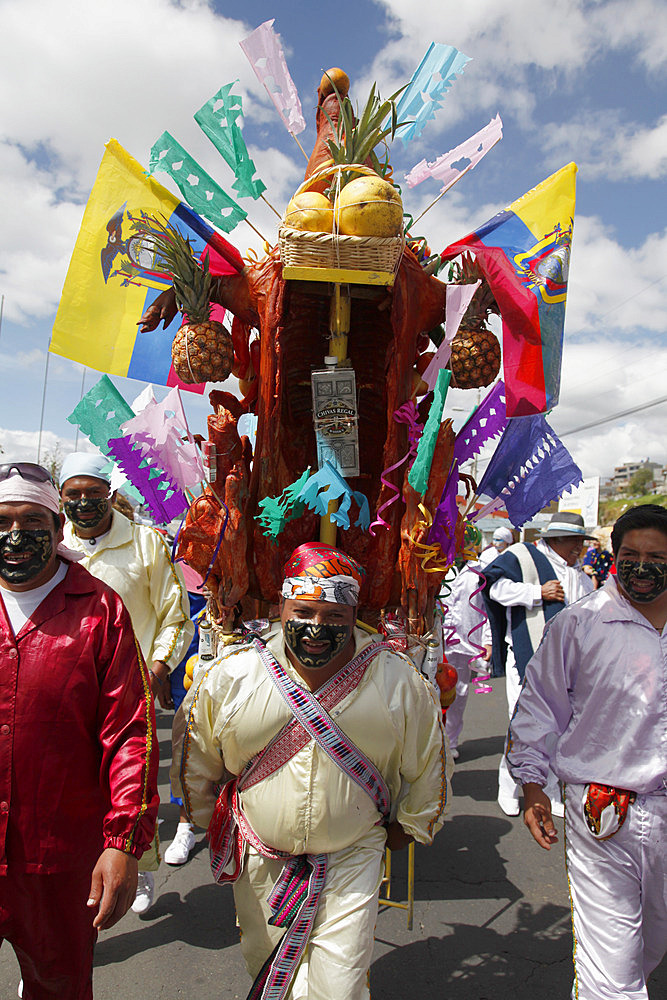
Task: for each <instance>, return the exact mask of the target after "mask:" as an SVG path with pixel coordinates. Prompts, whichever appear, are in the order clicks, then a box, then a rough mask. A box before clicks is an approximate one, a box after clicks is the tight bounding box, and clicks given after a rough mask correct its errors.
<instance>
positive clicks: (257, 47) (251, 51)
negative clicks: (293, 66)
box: [239, 18, 306, 135]
mask: <svg viewBox="0 0 667 1000" xmlns="http://www.w3.org/2000/svg"><path fill="white" fill-rule="evenodd" d="M274 23H275V18H272V19H271V20H270V21H264V23H263V24H260V26H259V27H258V28H255V30H254V31H253V32H252V34H250V35H248V37H247V38H244V39H243V41H242V42H240V43H239V44H240V46H241V48H242V49H243V51H244V53H245V55H246V57H247V59H248V61H249V62H250V65H251V66H252V68H253V70H254V71H255V76H256V77H257V79H258V80H259V82H260V83H261V84H262V86H263V87H264V89H265V90H266V92H267V94H268V95H269V97H270V98H271V100H272V101H273V103H274V105H275V108H276V111H277V112H278V114H279V115H280V117H281V118H282V120H283V122H284V123H285V128H286V129H287V131H288V132H291V133H292V135H298V133H299V132H303V130H304V129H305V127H306V122H305V120H304V117H303V113H302V111H301V101H300V100H299V95H298V93H297V89H296V87H295V85H294V81H293V80H292V77H291V76H290V73H289V70H288V68H287V63H286V62H285V56H284V54H283V50H282V46H281V44H280V36H279V35H277V34H276V32H275V31H274V30H273V25H274Z"/></svg>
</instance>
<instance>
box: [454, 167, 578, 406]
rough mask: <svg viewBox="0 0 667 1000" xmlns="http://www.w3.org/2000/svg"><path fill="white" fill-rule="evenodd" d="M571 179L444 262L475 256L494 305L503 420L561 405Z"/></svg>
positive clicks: (565, 176)
mask: <svg viewBox="0 0 667 1000" xmlns="http://www.w3.org/2000/svg"><path fill="white" fill-rule="evenodd" d="M576 173H577V167H576V164H574V163H570V164H568V165H567V166H566V167H563V168H562V169H561V170H559V171H558V172H557V173H555V174H552V175H551V177H548V178H547V179H546V180H545V181H542V183H541V184H538V186H537V187H536V188H533V189H532V191H529V192H528V193H527V194H525V195H524V196H523V197H522V198H519V200H518V201H515V202H512V204H511V205H510V206H509V208H507V209H506V210H505V211H504V212H499V213H498V215H496V216H494V218H493V219H491V220H490V221H489V222H487V223H485V225H483V226H482V227H481V228H480V229H477V230H476V231H475V232H474V233H470V235H469V236H466V237H464V238H463V239H461V240H457V242H456V243H452V244H451V246H449V247H447V249H446V250H444V251H443V252H442V255H441V256H442V259H443V260H451V259H452V258H453V257H456V256H458V254H460V253H463V252H464V251H466V250H470V251H472V252H473V253H474V254H475V257H476V260H477V263H478V264H479V267H480V270H481V271H482V273H483V274H484V277H485V278H486V280H487V281H488V283H489V286H490V287H491V290H492V292H493V294H494V296H495V298H496V302H497V303H498V307H499V309H500V314H501V316H502V320H503V372H504V380H505V388H506V402H507V416H508V417H521V416H527V415H529V414H533V413H546V412H547V411H548V410H551V409H552V408H553V407H554V406H555V405H556V403H557V402H558V396H559V392H560V368H561V357H562V353H563V327H564V324H565V300H566V298H567V280H568V273H569V266H570V247H571V244H572V229H573V225H574V202H575V178H576Z"/></svg>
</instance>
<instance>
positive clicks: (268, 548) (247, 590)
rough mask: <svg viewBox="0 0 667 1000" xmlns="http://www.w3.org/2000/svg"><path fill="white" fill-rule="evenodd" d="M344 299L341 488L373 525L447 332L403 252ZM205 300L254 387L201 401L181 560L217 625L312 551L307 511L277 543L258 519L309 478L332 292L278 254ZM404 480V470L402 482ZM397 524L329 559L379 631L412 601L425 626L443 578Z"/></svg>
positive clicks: (160, 307)
mask: <svg viewBox="0 0 667 1000" xmlns="http://www.w3.org/2000/svg"><path fill="white" fill-rule="evenodd" d="M323 84H324V86H321V87H320V90H319V92H318V110H317V126H318V136H317V142H316V144H315V149H314V151H313V154H312V155H311V157H310V160H309V163H308V168H307V171H306V178H308V177H310V176H312V175H314V174H316V173H317V172H318V171H320V170H321V168H322V167H323V165H325V164H326V161H327V160H329V159H330V156H331V153H330V147H329V145H328V144H327V140H328V139H329V138H330V137H331V135H332V134H334V130H335V129H336V123H337V122H338V119H339V115H340V113H341V103H340V101H339V98H338V96H337V95H336V93H335V92H332V88H331V87H328V86H327V85H326V83H325V79H324V78H323ZM348 128H349V123H348ZM349 287H350V293H351V296H352V298H351V310H350V321H349V333H348V357H349V363H350V364H351V366H352V367H353V369H354V371H355V373H356V383H357V393H358V410H359V451H360V465H359V467H360V469H361V474H360V476H359V477H358V478H357V479H351V480H350V481H349V485H350V487H351V488H352V489H353V490H358V491H361V492H362V493H364V494H365V495H366V497H367V498H368V501H369V504H370V509H371V511H372V512H375V511H376V510H377V508H378V507H379V506H380V505H381V504H382V503H384V502H385V501H387V500H388V499H389V498H390V496H391V495H392V491H391V490H390V489H389V488H388V487H387V486H385V485H383V484H382V482H381V474H382V472H383V470H384V469H386V468H388V467H389V466H392V465H394V464H395V463H396V462H398V461H399V460H400V459H401V458H402V457H403V456H404V455H405V454H406V452H407V450H408V436H407V429H406V426H405V425H404V424H401V423H397V422H396V421H394V419H393V414H394V412H395V411H396V410H397V409H398V408H399V407H400V406H402V405H403V404H404V403H405V402H406V400H409V399H410V398H411V394H412V392H413V386H414V379H415V369H414V365H415V363H416V362H417V361H418V359H419V355H420V353H421V352H423V351H425V350H427V348H428V346H429V339H428V337H427V336H426V334H427V333H428V331H430V330H432V329H434V328H435V327H437V326H438V325H439V324H441V323H442V322H443V320H444V315H445V285H444V284H443V283H442V282H441V281H439V280H438V279H437V278H435V277H432V276H430V275H429V274H428V273H426V271H425V270H424V269H423V268H422V266H421V265H420V263H419V261H418V260H417V258H416V256H415V255H414V254H413V253H412V251H411V250H410V249H409V248H407V247H406V249H405V251H404V253H403V255H402V258H401V260H400V266H399V267H398V271H397V274H396V276H395V280H394V284H393V286H392V287H390V288H384V287H381V286H371V285H350V286H349ZM212 297H213V300H214V301H217V302H219V303H220V304H221V305H223V306H224V307H225V308H226V309H228V310H230V312H231V313H233V315H234V317H235V321H234V330H233V340H234V344H235V347H236V348H237V352H238V351H240V352H241V354H242V359H239V358H238V356H237V363H238V362H239V360H242V364H241V368H242V370H240V369H239V368H238V367H237V369H236V370H237V371H238V372H239V374H240V376H241V377H244V376H245V373H246V372H248V371H252V374H253V375H255V374H256V379H253V380H252V381H251V382H246V383H245V388H247V389H248V395H247V396H246V398H245V399H244V400H242V401H241V402H239V401H238V400H235V399H234V402H233V403H232V401H231V400H232V399H233V397H230V396H229V394H226V393H217V392H215V393H212V394H211V403H212V405H213V407H214V410H215V415H214V416H213V417H210V418H209V436H210V439H211V440H212V441H215V443H216V448H217V449H219V452H218V453H219V455H220V456H221V457H219V459H218V463H219V464H218V475H217V478H216V480H215V482H214V483H213V484H212V487H213V488H212V490H210V491H207V494H206V498H205V499H204V500H198V501H195V504H194V505H193V508H192V509H191V510H190V512H189V513H188V517H187V520H186V523H185V526H184V528H183V529H182V531H181V535H180V539H179V547H178V554H179V555H180V556H183V557H184V558H185V559H186V561H187V562H188V563H190V564H191V565H192V566H194V567H195V568H196V569H197V570H198V571H199V572H200V573H205V572H206V570H207V568H208V566H209V564H210V562H211V561H212V560H213V562H214V565H213V568H212V570H211V572H210V577H209V582H210V583H212V589H213V593H215V594H217V597H218V604H219V608H220V614H221V616H222V617H223V618H224V617H225V616H229V614H230V613H231V611H230V609H231V608H232V607H233V605H234V604H236V603H237V602H238V601H239V600H240V599H242V598H244V597H248V598H254V599H255V600H257V601H263V602H268V603H275V602H276V601H277V600H278V595H279V588H280V584H281V580H282V567H283V564H284V563H285V561H286V559H287V558H288V556H289V555H290V553H291V552H292V550H293V549H294V548H295V547H296V546H297V545H299V544H300V543H302V542H305V541H310V540H313V539H315V538H317V537H318V522H319V518H318V517H317V516H316V515H315V514H313V513H311V512H310V511H308V510H306V512H305V513H304V514H303V515H302V516H301V517H300V518H298V519H296V520H294V521H292V522H291V523H289V524H287V526H286V527H285V529H284V530H283V532H282V533H281V534H280V535H279V536H278V537H277V539H272V538H270V537H267V536H266V535H264V534H263V533H262V531H261V529H260V526H259V524H258V522H257V521H256V520H255V517H256V515H257V513H258V502H259V501H260V500H262V499H263V498H265V497H269V496H270V497H277V496H278V495H279V494H280V493H281V492H282V491H283V490H284V489H285V488H286V487H287V486H289V485H290V484H292V483H293V482H294V481H295V480H296V479H297V478H298V477H299V476H300V475H301V474H302V473H303V472H304V470H305V469H306V468H307V467H308V466H310V467H311V469H312V470H313V471H314V470H315V469H316V468H317V449H316V440H315V433H314V428H313V418H312V398H311V371H312V370H313V369H318V368H322V367H323V359H324V356H325V355H327V354H328V353H329V343H328V341H329V337H330V336H331V333H330V297H331V286H329V285H328V284H326V283H321V284H319V283H316V282H312V281H309V282H305V281H286V280H285V279H284V278H283V276H282V262H281V258H280V252H279V249H278V248H274V249H272V250H271V251H270V252H269V253H268V254H267V256H266V257H265V258H264V259H263V260H261V261H259V262H258V263H254V264H250V265H248V266H247V267H245V268H244V269H243V270H242V271H240V272H239V273H235V274H231V275H229V274H228V275H223V276H220V277H218V278H217V280H216V281H214V283H213V289H212ZM174 313H175V306H174V301H173V295H171V294H170V293H169V292H167V293H163V295H162V296H160V297H159V298H158V299H157V300H156V302H155V303H154V305H153V306H152V307H151V308H150V309H149V310H148V312H147V313H146V315H145V317H144V319H143V322H144V328H145V329H155V327H156V326H157V325H158V323H159V322H160V320H161V319H162V320H165V325H166V323H167V322H168V321H169V319H170V317H171V316H173V314H174ZM252 329H255V330H257V331H258V332H259V340H258V342H257V341H256V340H255V341H254V342H253V343H252V344H251V345H250V346H251V347H254V349H255V353H254V359H253V360H254V364H253V365H252V366H251V365H250V356H249V347H248V345H249V337H250V331H251V330H252ZM421 367H422V368H423V365H422V366H421ZM223 397H224V398H223ZM248 409H252V410H254V412H256V414H257V418H258V424H257V438H256V444H255V448H254V458H253V460H252V463H250V461H249V458H250V456H249V451H248V445H247V442H245V441H244V439H241V438H240V437H239V435H238V433H237V431H236V421H237V419H238V416H240V413H241V412H243V411H247V410H248ZM444 426H445V425H443V427H444ZM452 439H453V435H452V432H451V425H449V426H448V429H446V430H443V431H442V433H441V435H440V438H439V440H438V448H437V460H434V462H433V471H432V475H431V480H430V482H429V490H428V504H427V506H428V507H429V509H430V512H431V514H433V512H434V511H435V508H436V506H437V503H438V501H439V499H440V493H441V491H442V488H443V486H444V483H445V480H446V477H447V473H448V470H449V462H450V458H451V443H452ZM226 449H227V450H226ZM402 474H403V469H401V470H400V472H399V473H398V475H400V476H401V477H402ZM396 485H397V486H399V487H400V485H401V483H400V482H398V481H397V482H396ZM216 497H217V498H218V499H219V500H223V501H224V503H225V504H226V506H227V508H228V510H229V522H228V524H227V527H226V529H225V532H224V535H223V537H222V540H221V541H220V530H221V526H222V523H223V520H224V517H225V513H224V510H222V508H221V507H220V505H219V504H216ZM412 499H413V498H410V505H409V509H410V510H412V508H413V503H412ZM404 511H405V508H404V506H403V504H401V503H400V502H396V503H394V504H392V505H391V506H390V507H388V508H387V511H386V514H385V519H386V521H387V524H388V528H382V527H380V528H379V529H377V532H376V535H375V537H374V536H373V535H371V534H370V533H369V532H365V531H361V529H359V528H356V527H354V526H351V527H350V529H349V530H348V531H342V530H339V532H338V538H337V545H338V546H339V547H340V548H341V549H343V550H345V551H347V552H349V553H350V554H353V555H354V557H355V558H356V559H358V560H359V561H360V562H361V563H362V565H363V566H364V567H365V569H366V574H367V575H366V582H365V585H364V588H363V590H362V594H361V607H360V614H361V617H362V618H363V617H364V616H365V617H366V620H373V621H374V620H376V619H377V616H378V614H379V612H380V610H381V609H383V608H385V607H387V606H388V605H392V604H393V605H394V606H400V605H403V611H404V613H405V614H407V612H408V607H407V603H408V595H409V593H410V592H414V591H417V592H418V593H419V594H420V597H419V600H418V601H417V603H416V605H415V603H414V601H411V602H410V603H411V608H410V609H411V610H414V607H417V609H418V612H419V614H420V615H421V616H425V617H426V618H428V615H429V604H430V606H431V607H432V604H433V600H432V598H433V596H434V594H435V593H437V589H438V586H439V582H440V578H441V577H440V576H438V575H437V574H435V573H433V574H425V573H423V572H422V571H421V569H420V566H419V560H418V559H416V558H415V556H414V553H411V552H410V551H409V546H408V545H407V542H406V541H405V536H406V532H405V531H404V538H403V541H402V538H401V520H402V518H403V514H404ZM406 516H408V517H410V516H411V515H406ZM351 521H353V519H351ZM407 533H408V534H409V531H408V532H407ZM216 546H218V551H217V554H215V549H216ZM399 565H400V576H399V574H398V573H397V569H396V568H397V566H399ZM252 610H253V611H256V610H257V609H256V607H255V608H253V609H252Z"/></svg>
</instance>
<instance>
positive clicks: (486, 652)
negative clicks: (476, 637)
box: [482, 646, 491, 663]
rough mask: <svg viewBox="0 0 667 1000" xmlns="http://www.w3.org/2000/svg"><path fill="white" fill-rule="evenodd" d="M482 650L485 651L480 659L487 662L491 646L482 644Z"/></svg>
mask: <svg viewBox="0 0 667 1000" xmlns="http://www.w3.org/2000/svg"><path fill="white" fill-rule="evenodd" d="M484 650H485V651H484V653H483V654H482V659H483V660H485V661H486V663H488V662H489V660H490V659H491V647H490V646H484Z"/></svg>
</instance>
